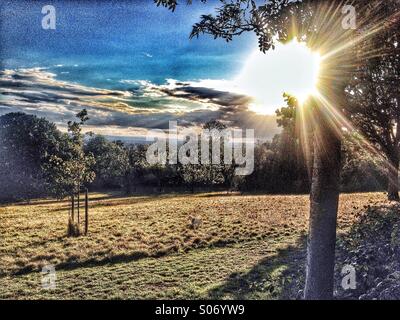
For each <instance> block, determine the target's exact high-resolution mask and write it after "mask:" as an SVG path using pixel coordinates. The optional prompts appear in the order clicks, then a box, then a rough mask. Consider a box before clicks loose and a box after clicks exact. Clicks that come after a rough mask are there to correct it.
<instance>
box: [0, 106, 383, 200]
mask: <svg viewBox="0 0 400 320" xmlns="http://www.w3.org/2000/svg"><path fill="white" fill-rule="evenodd" d="M287 111H290V109H288V108H286V109H281V112H287ZM77 116H78V119H79V121H78V122H75V121H74V122H69V123H68V133H62V132H61V131H59V130H58V129H57V128H56V126H55V124H53V123H51V122H49V121H47V120H46V119H43V118H38V117H36V116H33V115H27V114H24V113H9V114H6V115H3V116H1V117H0V199H1V200H2V201H16V200H27V199H32V198H36V197H42V196H53V197H57V198H63V197H65V196H68V195H70V194H73V193H76V192H78V191H80V190H82V188H87V187H89V188H90V189H91V190H100V189H121V190H123V191H124V192H126V193H127V194H130V193H134V192H159V193H162V192H170V191H178V192H183V191H187V192H195V191H196V190H202V191H206V190H239V191H242V192H265V193H305V192H309V189H310V173H309V172H310V170H309V168H310V163H309V160H307V158H306V157H305V156H304V152H303V151H302V150H301V145H300V143H299V139H298V138H296V135H295V134H294V133H293V132H291V126H290V125H289V124H288V122H285V121H284V120H285V116H284V115H282V114H279V112H278V116H279V119H280V120H279V121H280V122H279V123H280V125H282V126H283V130H282V133H281V134H278V135H276V136H275V137H274V138H273V139H272V141H269V142H264V143H261V142H260V143H257V144H256V145H255V152H254V156H255V159H254V162H255V163H254V172H253V173H252V174H251V175H248V176H236V175H235V174H234V171H235V165H234V164H232V165H225V164H219V165H181V164H177V165H149V163H148V162H147V161H146V151H147V148H148V145H146V144H125V143H123V142H121V141H109V140H107V139H106V138H105V137H103V136H100V135H92V134H89V135H86V137H84V135H83V134H82V133H81V130H82V126H83V125H84V123H85V121H86V120H87V119H88V117H87V114H86V111H82V112H81V113H79V114H78V115H77ZM282 121H283V122H282ZM205 127H207V128H209V129H210V128H211V129H213V128H217V129H219V130H222V129H223V128H224V126H223V125H222V124H221V123H218V122H217V121H213V122H211V123H207V124H205ZM360 139H361V138H359V137H358V136H357V135H355V134H354V135H347V136H346V138H345V143H344V147H343V155H344V156H343V170H342V179H341V181H342V190H343V191H346V192H352V191H373V190H383V189H384V188H386V185H387V178H386V174H385V169H383V168H384V167H383V160H380V158H379V157H376V156H375V157H374V156H373V155H372V154H370V153H369V152H368V151H366V150H365V148H363V147H362V146H361V144H360ZM310 152H311V153H312V150H311V151H310ZM311 158H312V157H311ZM311 161H312V160H311ZM221 163H223V162H222V161H221Z"/></svg>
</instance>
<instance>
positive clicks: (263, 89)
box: [235, 40, 320, 114]
mask: <svg viewBox="0 0 400 320" xmlns="http://www.w3.org/2000/svg"><path fill="white" fill-rule="evenodd" d="M319 66H320V55H319V54H318V53H315V52H312V51H311V50H310V49H309V48H308V47H307V46H306V45H305V44H303V43H300V42H298V41H297V40H294V41H292V42H290V43H288V44H285V45H283V44H281V45H278V46H277V47H276V49H275V50H271V51H268V52H267V53H266V54H263V53H262V52H260V51H259V49H256V50H254V52H253V53H252V54H251V55H250V56H249V58H248V59H247V61H246V63H245V65H244V67H243V70H242V71H241V73H240V74H239V76H238V77H237V79H236V81H235V82H236V84H237V86H238V87H239V88H240V90H241V91H243V92H245V93H246V94H248V95H250V96H252V97H253V98H254V103H253V104H252V105H251V109H252V110H253V111H255V112H257V113H261V114H274V113H275V110H276V109H278V108H280V107H282V106H283V98H282V95H283V93H285V92H286V93H289V94H292V95H294V96H295V97H296V98H297V99H298V100H299V101H300V103H301V102H304V101H305V100H306V99H307V97H309V96H310V95H312V94H314V93H316V90H317V89H316V87H317V81H318V73H319Z"/></svg>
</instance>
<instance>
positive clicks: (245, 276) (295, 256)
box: [207, 235, 307, 300]
mask: <svg viewBox="0 0 400 320" xmlns="http://www.w3.org/2000/svg"><path fill="white" fill-rule="evenodd" d="M306 238H307V237H306V235H302V236H300V238H299V239H298V240H297V243H296V244H295V245H293V246H289V247H287V248H285V249H281V250H279V251H278V253H277V254H276V255H274V256H272V257H267V258H264V259H262V260H261V261H260V262H259V263H258V264H257V265H255V266H254V267H253V268H252V269H251V270H250V271H249V272H247V273H237V272H235V273H232V274H230V275H229V277H228V278H227V280H226V281H225V283H223V284H222V285H220V286H218V287H216V288H213V289H211V290H210V291H209V292H208V293H207V297H208V298H210V299H235V300H252V299H265V300H270V299H284V300H288V299H299V298H301V293H300V292H299V289H301V288H303V285H304V279H305V261H306V260H305V259H306V241H307V240H306Z"/></svg>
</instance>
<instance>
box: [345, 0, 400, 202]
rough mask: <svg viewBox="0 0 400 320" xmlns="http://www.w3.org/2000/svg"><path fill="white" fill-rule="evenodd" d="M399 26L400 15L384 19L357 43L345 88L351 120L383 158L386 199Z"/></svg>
mask: <svg viewBox="0 0 400 320" xmlns="http://www.w3.org/2000/svg"><path fill="white" fill-rule="evenodd" d="M399 9H400V4H399V2H396V1H386V2H385V4H384V5H381V6H380V7H379V8H378V9H377V10H379V11H380V12H381V15H382V16H386V17H389V16H390V14H391V12H398V10H399ZM399 30H400V19H398V18H397V19H388V20H387V21H386V25H385V28H384V29H383V30H382V31H381V32H379V33H378V34H377V35H376V36H375V37H374V38H373V39H369V41H364V42H361V43H359V44H358V51H357V53H358V54H357V58H358V61H359V64H358V66H357V67H358V68H357V72H355V73H354V76H353V77H352V79H351V82H350V84H349V85H348V87H347V88H346V92H347V95H348V100H349V102H350V104H349V107H348V113H349V115H350V117H351V120H352V122H353V123H354V124H355V126H356V127H357V129H358V130H359V131H360V132H361V133H362V134H363V136H364V137H366V138H367V139H368V141H369V143H372V145H373V147H374V148H375V149H377V151H378V152H381V153H383V154H384V155H385V157H386V159H387V162H386V166H387V173H388V189H387V191H388V199H389V200H396V201H398V200H399V178H398V175H399V173H398V168H399V158H400V130H398V128H399V126H400V89H399V81H400V46H399V43H400V34H399ZM366 52H367V53H368V54H367V55H366ZM371 53H372V54H371Z"/></svg>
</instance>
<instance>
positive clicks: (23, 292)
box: [0, 193, 385, 299]
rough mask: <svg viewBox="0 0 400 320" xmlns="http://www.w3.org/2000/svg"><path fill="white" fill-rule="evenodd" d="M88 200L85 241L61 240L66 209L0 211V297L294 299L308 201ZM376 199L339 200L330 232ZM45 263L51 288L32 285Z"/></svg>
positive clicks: (41, 205) (379, 197)
mask: <svg viewBox="0 0 400 320" xmlns="http://www.w3.org/2000/svg"><path fill="white" fill-rule="evenodd" d="M91 198H92V201H91V203H90V227H89V235H88V236H86V237H85V236H81V237H78V238H68V237H67V236H66V230H67V217H68V207H67V203H66V202H56V201H51V200H42V201H36V202H33V203H31V204H29V205H26V204H15V205H7V206H1V207H0V299H1V298H2V299H8V298H19V299H33V298H48V299H82V298H83V299H85V298H86V299H90V298H99V299H106V298H116V299H146V298H167V299H173V298H200V299H202V298H217V299H231V298H245V299H276V298H293V294H294V293H293V292H290V289H289V291H288V290H287V289H285V288H290V285H289V286H287V285H283V283H284V282H290V281H291V280H293V279H291V278H290V276H288V275H287V274H288V270H289V269H293V270H294V271H295V274H297V276H298V277H301V276H302V269H303V264H304V261H303V260H304V248H303V243H304V237H305V234H306V230H307V216H308V196H269V195H268V196H260V195H244V196H241V195H238V194H225V193H209V194H197V195H166V196H134V197H128V198H125V197H119V196H118V195H108V194H92V195H91ZM384 201H385V195H384V194H383V193H364V194H345V195H342V196H341V203H340V215H339V230H340V231H341V232H343V231H346V230H348V229H349V227H350V226H351V225H352V223H353V221H354V220H355V217H356V216H357V214H358V213H359V212H360V211H362V210H364V208H365V207H366V206H368V205H373V204H377V203H380V202H384ZM192 218H196V219H199V221H201V224H200V225H199V226H198V227H197V228H194V227H193V226H192V224H191V221H192ZM48 264H53V265H55V267H56V270H57V288H56V289H53V290H44V289H43V288H42V286H41V273H40V271H41V268H42V266H44V265H48ZM290 274H291V276H293V272H290ZM296 280H298V279H296ZM286 284H287V283H286Z"/></svg>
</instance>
